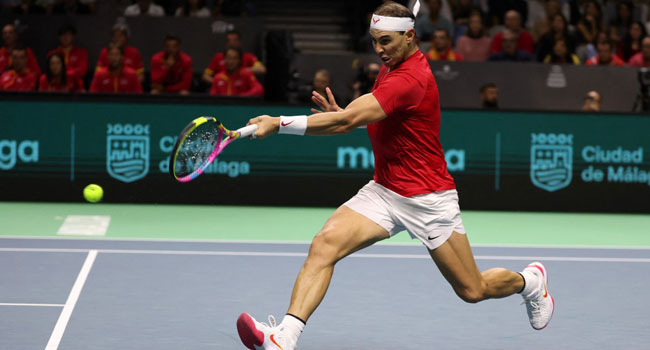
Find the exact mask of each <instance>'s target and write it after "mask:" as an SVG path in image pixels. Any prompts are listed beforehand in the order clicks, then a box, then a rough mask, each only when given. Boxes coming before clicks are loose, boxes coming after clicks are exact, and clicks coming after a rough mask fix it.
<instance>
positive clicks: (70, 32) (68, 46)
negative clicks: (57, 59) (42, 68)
mask: <svg viewBox="0 0 650 350" xmlns="http://www.w3.org/2000/svg"><path fill="white" fill-rule="evenodd" d="M76 35H77V29H76V28H75V27H74V26H72V25H64V26H63V27H61V28H60V29H59V47H57V48H56V49H54V50H51V51H50V52H48V54H47V55H48V57H50V56H51V55H52V54H53V53H55V52H58V53H60V54H61V55H62V57H63V61H64V63H65V67H66V74H69V75H74V76H76V77H78V78H79V79H83V78H84V76H85V75H86V73H87V72H88V51H87V50H86V49H82V48H80V47H78V46H76V45H75V37H76ZM46 70H47V67H46Z"/></svg>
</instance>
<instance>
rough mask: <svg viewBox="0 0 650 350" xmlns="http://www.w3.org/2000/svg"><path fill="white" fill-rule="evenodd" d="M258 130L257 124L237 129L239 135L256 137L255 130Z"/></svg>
mask: <svg viewBox="0 0 650 350" xmlns="http://www.w3.org/2000/svg"><path fill="white" fill-rule="evenodd" d="M256 131H257V124H252V125H248V126H245V127H243V128H239V129H237V132H238V133H239V137H249V136H251V137H253V138H255V132H256Z"/></svg>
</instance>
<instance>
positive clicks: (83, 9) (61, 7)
mask: <svg viewBox="0 0 650 350" xmlns="http://www.w3.org/2000/svg"><path fill="white" fill-rule="evenodd" d="M52 13H53V14H55V15H88V14H90V13H92V11H91V9H90V6H88V5H86V4H84V3H82V2H81V1H79V0H63V1H60V2H57V3H55V4H54V7H53V8H52Z"/></svg>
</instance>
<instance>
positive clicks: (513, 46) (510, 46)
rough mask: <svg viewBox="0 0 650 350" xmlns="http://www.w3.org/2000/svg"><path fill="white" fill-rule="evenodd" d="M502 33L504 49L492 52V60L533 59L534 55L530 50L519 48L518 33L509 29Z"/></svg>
mask: <svg viewBox="0 0 650 350" xmlns="http://www.w3.org/2000/svg"><path fill="white" fill-rule="evenodd" d="M502 34H503V35H502V36H501V42H502V50H501V51H499V52H497V53H494V54H492V56H490V61H511V62H526V61H531V60H532V59H533V55H531V54H530V53H529V52H528V51H524V50H519V49H518V48H517V34H515V33H513V32H511V31H509V30H506V31H505V32H503V33H502Z"/></svg>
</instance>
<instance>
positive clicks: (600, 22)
mask: <svg viewBox="0 0 650 350" xmlns="http://www.w3.org/2000/svg"><path fill="white" fill-rule="evenodd" d="M589 4H592V5H594V6H595V7H596V10H598V17H597V18H596V26H597V27H598V30H600V29H601V28H602V26H603V9H602V7H600V4H599V3H598V1H596V0H587V3H586V4H585V13H584V15H583V18H584V16H586V15H587V6H588V5H589Z"/></svg>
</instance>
